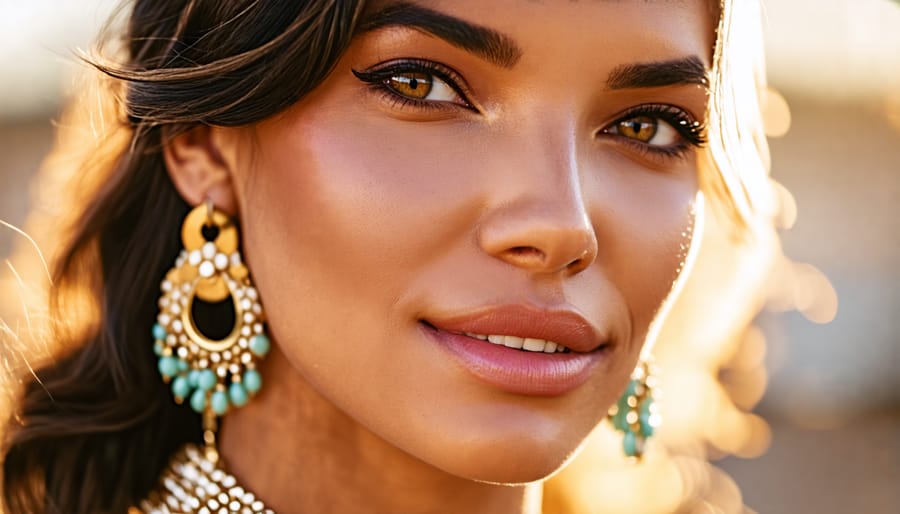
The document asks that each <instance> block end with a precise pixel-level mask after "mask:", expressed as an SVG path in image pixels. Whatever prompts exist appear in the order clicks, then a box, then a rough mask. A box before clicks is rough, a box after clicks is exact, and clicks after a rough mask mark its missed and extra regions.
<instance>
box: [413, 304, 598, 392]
mask: <svg viewBox="0 0 900 514" xmlns="http://www.w3.org/2000/svg"><path fill="white" fill-rule="evenodd" d="M422 325H423V327H424V329H425V331H426V334H427V335H428V336H429V338H431V339H432V340H434V341H436V342H437V343H438V344H439V346H440V347H442V348H443V349H445V350H446V351H447V353H448V354H449V355H450V356H451V357H452V358H453V360H454V361H456V363H458V364H460V365H461V366H462V367H463V368H464V369H465V370H467V371H468V372H469V373H470V374H471V375H473V376H474V377H476V378H477V379H479V380H481V381H482V382H483V383H485V384H486V385H488V386H491V387H494V388H497V389H500V390H502V391H506V392H510V393H515V394H523V395H535V396H557V395H562V394H566V393H568V392H570V391H572V390H574V389H576V388H578V387H579V386H580V385H582V384H583V383H584V382H586V381H587V380H588V378H590V376H591V374H592V372H593V370H594V369H595V368H596V366H597V364H598V363H600V362H601V361H603V360H604V359H606V357H607V355H608V354H609V352H607V351H604V350H606V349H607V347H608V344H607V341H606V339H605V338H604V337H602V336H601V335H600V333H599V331H598V330H596V329H595V328H594V327H593V326H592V325H591V324H590V323H589V322H588V321H587V320H585V319H584V318H583V317H581V316H579V315H578V314H577V313H575V312H573V311H565V310H556V311H553V310H545V309H540V308H536V307H530V306H522V305H512V306H502V307H495V308H489V309H484V310H481V311H478V312H475V313H474V314H467V315H463V316H456V317H443V318H430V319H425V320H422Z"/></svg>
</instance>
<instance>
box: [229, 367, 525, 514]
mask: <svg viewBox="0 0 900 514" xmlns="http://www.w3.org/2000/svg"><path fill="white" fill-rule="evenodd" d="M261 372H262V373H263V376H264V377H270V379H269V380H268V381H267V382H266V384H265V387H263V390H262V391H261V392H260V394H259V395H258V396H257V397H256V398H254V399H253V400H252V401H251V402H250V403H249V404H248V405H247V406H245V407H243V408H241V409H237V410H235V411H232V412H230V413H229V414H228V415H227V416H226V417H225V418H224V420H223V423H222V429H221V431H220V434H219V447H220V451H221V453H222V458H223V460H224V465H225V467H226V469H227V470H228V471H229V472H230V473H232V474H234V475H235V477H236V478H237V479H238V481H239V482H240V483H241V485H243V486H244V487H245V488H247V489H248V490H250V491H253V493H254V494H256V495H257V497H259V498H260V499H262V500H263V501H264V502H265V503H266V504H267V506H268V507H269V508H271V509H273V510H274V511H275V512H276V513H278V514H294V513H296V514H305V513H312V512H315V513H321V514H329V513H340V512H356V513H360V514H365V513H376V512H404V513H416V512H467V513H472V514H480V513H510V514H513V513H520V514H525V513H528V514H534V513H537V512H540V503H541V486H540V485H539V484H532V485H528V486H503V485H494V484H485V483H480V482H474V481H471V480H467V479H464V478H460V477H457V476H454V475H450V474H448V473H446V472H444V471H442V470H440V469H437V468H435V467H433V466H431V465H429V464H427V463H425V462H423V461H421V460H419V459H417V458H416V457H413V456H412V455H410V454H408V453H406V452H404V451H402V450H400V449H398V448H396V447H395V446H393V445H391V444H389V443H388V442H386V441H384V440H383V439H381V438H380V437H378V436H377V435H375V434H373V433H372V432H370V431H368V430H367V429H366V428H364V427H362V426H360V425H359V424H358V423H356V421H354V420H353V419H351V418H350V417H349V416H347V415H346V414H344V413H343V412H342V411H339V410H338V409H337V408H335V407H334V406H333V405H332V404H331V403H330V402H329V401H328V400H326V399H325V398H323V397H322V396H321V395H319V393H317V392H316V391H315V390H314V389H313V388H312V387H310V386H309V384H307V383H306V382H305V381H304V380H303V379H302V378H301V377H300V375H299V374H298V373H297V371H296V370H294V369H293V368H292V367H291V366H290V364H289V363H288V362H287V360H286V359H285V357H284V355H283V354H281V353H280V352H278V351H277V349H273V351H272V353H271V354H270V355H269V356H268V357H267V359H266V362H265V366H264V369H262V370H261ZM271 377H278V378H277V380H276V379H272V378H271Z"/></svg>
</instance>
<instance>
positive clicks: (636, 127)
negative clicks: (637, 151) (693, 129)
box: [604, 116, 681, 146]
mask: <svg viewBox="0 0 900 514" xmlns="http://www.w3.org/2000/svg"><path fill="white" fill-rule="evenodd" d="M604 132H606V133H607V134H615V135H618V136H621V137H625V138H628V139H634V140H637V141H640V142H642V143H645V144H648V145H652V146H673V145H676V144H678V143H679V140H680V139H681V136H680V134H679V133H678V131H677V130H675V128H674V127H672V125H670V124H669V123H667V122H665V121H663V120H661V119H659V118H654V117H651V116H634V117H631V118H627V119H624V120H619V121H617V122H616V123H615V124H613V125H612V126H611V127H610V128H608V129H607V130H605V131H604Z"/></svg>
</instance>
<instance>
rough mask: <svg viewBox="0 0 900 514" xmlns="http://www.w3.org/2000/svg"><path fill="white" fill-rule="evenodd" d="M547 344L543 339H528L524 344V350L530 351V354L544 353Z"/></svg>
mask: <svg viewBox="0 0 900 514" xmlns="http://www.w3.org/2000/svg"><path fill="white" fill-rule="evenodd" d="M546 344H547V341H544V340H543V339H533V338H530V337H529V338H528V339H526V340H525V342H524V343H523V344H522V348H524V349H526V350H528V351H529V352H542V351H544V346H545V345H546Z"/></svg>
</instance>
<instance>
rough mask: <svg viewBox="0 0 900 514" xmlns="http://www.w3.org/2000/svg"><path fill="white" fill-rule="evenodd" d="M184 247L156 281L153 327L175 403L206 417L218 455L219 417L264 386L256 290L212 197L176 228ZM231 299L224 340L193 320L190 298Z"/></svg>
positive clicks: (209, 445) (209, 444)
mask: <svg viewBox="0 0 900 514" xmlns="http://www.w3.org/2000/svg"><path fill="white" fill-rule="evenodd" d="M181 239H182V242H183V243H184V249H183V250H182V251H181V253H180V254H179V256H178V258H177V259H176V260H175V266H174V267H173V268H172V269H170V270H169V272H168V273H167V274H166V277H165V279H163V281H162V284H161V286H160V288H161V290H162V295H161V296H160V298H159V315H158V316H157V318H156V320H157V322H156V324H155V325H153V339H154V352H155V353H156V355H157V356H158V357H159V363H158V366H159V372H160V374H161V375H162V378H163V380H164V381H165V382H166V383H169V384H171V388H172V394H173V395H174V397H175V401H176V402H177V403H179V404H181V403H182V402H184V401H185V400H188V404H189V405H190V406H191V408H192V409H194V410H195V411H197V412H198V413H200V414H202V415H203V429H204V436H203V437H204V441H205V443H206V450H207V457H208V458H209V459H210V460H212V461H214V462H215V461H216V460H218V451H217V450H216V446H215V433H216V423H217V417H218V416H222V415H224V414H225V413H227V412H228V411H229V410H230V409H232V408H238V407H242V406H244V405H246V403H247V402H248V401H249V400H250V398H251V397H252V396H253V395H254V394H256V393H257V392H259V390H260V388H261V387H262V377H261V376H260V374H259V371H257V369H256V365H257V363H258V361H259V359H261V358H262V357H265V355H266V354H267V353H268V352H269V348H270V346H271V343H270V342H269V338H268V337H267V336H266V333H265V314H264V312H263V309H262V304H261V303H260V301H259V294H258V293H257V291H256V289H255V288H254V287H253V284H252V282H251V281H250V274H249V272H248V270H247V268H246V266H244V264H243V263H242V261H241V256H240V253H239V251H238V233H237V227H235V225H234V223H233V222H232V221H231V219H229V218H228V216H226V215H225V214H224V213H222V212H220V211H217V210H216V209H215V208H214V207H213V205H212V203H211V202H207V203H206V205H205V206H204V205H200V206H198V207H196V208H194V210H192V211H191V212H190V213H189V214H188V215H187V217H186V218H185V220H184V223H183V225H182V228H181ZM196 300H200V301H202V302H206V303H208V304H216V305H218V306H220V307H221V304H222V303H223V302H227V303H225V308H226V309H227V306H228V303H230V306H231V309H230V310H231V312H233V315H234V321H233V326H232V328H231V330H230V331H229V333H228V334H227V335H225V336H224V337H223V338H219V339H214V338H212V337H210V336H208V335H206V334H205V333H204V332H203V331H202V330H201V328H200V327H198V326H197V323H196V322H195V319H194V316H195V301H196Z"/></svg>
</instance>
